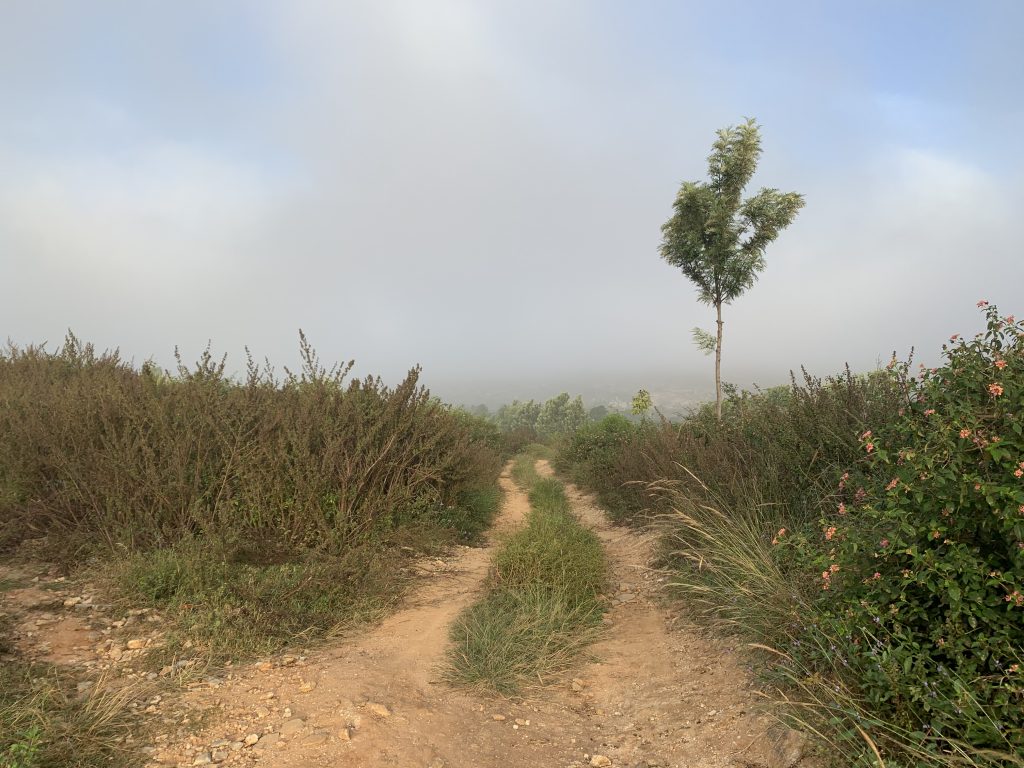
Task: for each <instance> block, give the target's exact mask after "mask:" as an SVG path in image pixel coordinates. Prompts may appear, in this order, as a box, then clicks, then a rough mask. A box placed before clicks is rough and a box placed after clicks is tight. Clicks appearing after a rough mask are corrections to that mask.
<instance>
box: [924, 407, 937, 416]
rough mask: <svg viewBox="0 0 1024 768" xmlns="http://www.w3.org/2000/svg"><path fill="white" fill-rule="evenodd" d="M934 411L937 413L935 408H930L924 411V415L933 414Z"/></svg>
mask: <svg viewBox="0 0 1024 768" xmlns="http://www.w3.org/2000/svg"><path fill="white" fill-rule="evenodd" d="M933 413H935V409H934V408H929V409H928V410H926V411H925V412H924V415H925V416H931V415H932V414H933Z"/></svg>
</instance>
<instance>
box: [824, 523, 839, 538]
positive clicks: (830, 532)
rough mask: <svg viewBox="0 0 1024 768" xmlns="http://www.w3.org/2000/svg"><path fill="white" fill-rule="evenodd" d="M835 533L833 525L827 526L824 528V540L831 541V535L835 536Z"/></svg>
mask: <svg viewBox="0 0 1024 768" xmlns="http://www.w3.org/2000/svg"><path fill="white" fill-rule="evenodd" d="M835 535H836V527H835V526H834V525H830V526H829V527H828V528H826V529H825V540H826V541H832V537H833V536H835Z"/></svg>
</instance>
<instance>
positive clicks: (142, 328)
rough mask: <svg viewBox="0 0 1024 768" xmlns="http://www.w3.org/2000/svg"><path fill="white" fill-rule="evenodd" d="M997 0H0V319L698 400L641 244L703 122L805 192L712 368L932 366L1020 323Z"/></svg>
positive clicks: (703, 362) (1013, 176) (193, 352)
mask: <svg viewBox="0 0 1024 768" xmlns="http://www.w3.org/2000/svg"><path fill="white" fill-rule="evenodd" d="M0 1H2V0H0ZM1022 26H1024V4H1021V3H1019V2H1014V1H1009V2H995V1H987V0H986V1H982V2H977V3H960V2H936V0H920V1H918V2H914V1H912V0H903V1H901V2H890V1H888V0H886V1H884V2H858V3H840V2H773V3H764V2H754V1H750V2H729V1H725V2H718V1H716V2H711V1H708V2H681V1H677V2H667V1H666V2H661V1H656V0H637V1H636V2H630V3H623V2H612V1H611V0H571V1H570V0H501V1H497V0H429V2H428V1H427V0H406V1H403V2H397V1H395V0H366V1H365V2H341V1H339V2H317V3H314V2H304V1H303V0H288V1H287V2H284V1H283V0H282V2H253V1H251V0H247V1H246V2H230V1H229V0H225V1H223V2H218V3H208V2H205V1H204V2H199V1H197V0H196V1H192V0H178V1H177V2H174V3H157V2H138V1H137V0H122V1H114V0H96V1H95V2H91V3H80V2H75V1H74V0H67V1H66V2H58V1H56V0H37V1H36V2H31V3H18V2H14V1H13V0H8V2H3V23H2V24H0V338H3V337H4V336H6V337H7V338H9V339H10V340H11V341H13V342H15V343H17V344H27V343H42V342H46V343H47V346H48V348H50V349H54V348H56V347H58V346H59V344H60V342H61V340H62V339H63V337H64V334H65V332H66V331H67V330H68V329H71V330H73V331H74V333H75V334H76V335H78V336H79V337H80V338H82V339H85V340H87V341H91V342H93V343H95V344H96V346H98V347H100V348H114V347H117V348H119V349H120V350H121V352H122V354H123V355H125V356H126V357H129V358H133V359H134V360H136V361H137V362H140V363H141V361H143V360H145V359H147V358H153V359H155V360H156V361H158V362H160V363H161V364H164V365H170V364H171V363H172V362H173V359H174V358H173V353H174V349H175V347H176V346H177V347H179V348H180V350H181V352H182V355H183V356H184V357H185V358H186V359H188V360H191V359H195V358H196V357H198V355H199V354H200V353H201V352H202V350H203V349H204V347H205V346H206V345H207V344H208V343H210V344H212V348H213V350H214V351H215V352H217V353H225V354H227V355H228V359H229V367H240V366H241V365H242V364H243V350H244V348H245V347H246V346H247V347H248V348H249V349H250V350H251V351H252V353H253V354H254V355H255V356H256V357H257V358H264V357H266V358H268V359H269V360H270V361H272V362H273V363H275V364H277V365H278V366H283V365H289V366H292V365H294V364H295V363H296V362H297V359H298V330H299V329H300V328H301V329H303V330H304V331H305V333H306V335H307V336H308V337H309V339H310V340H311V341H312V343H313V344H314V346H315V347H316V348H317V349H318V351H319V353H320V355H321V357H322V358H323V359H324V360H326V361H334V360H348V359H354V360H355V361H356V371H357V372H358V373H361V374H370V373H372V374H380V375H382V376H383V377H384V378H385V380H387V381H392V382H394V381H397V380H399V379H400V378H401V377H402V376H403V375H404V374H405V372H406V371H407V370H408V369H409V368H410V367H411V366H413V365H415V364H419V365H422V366H423V377H422V380H423V381H424V383H425V384H427V385H428V386H429V387H430V388H431V389H432V390H433V391H434V392H435V393H436V394H439V395H440V396H442V397H444V398H446V399H450V400H453V401H458V402H466V403H475V402H489V403H491V404H497V403H498V402H501V401H503V400H509V399H511V398H512V397H523V398H526V397H546V396H550V395H552V394H555V393H557V392H560V391H563V390H567V391H571V392H582V393H583V394H584V396H585V397H586V398H587V399H588V400H590V401H591V402H600V401H604V400H615V399H621V398H623V397H625V398H627V399H628V395H629V393H631V392H634V391H636V389H638V388H640V387H646V388H648V389H651V390H652V391H654V392H655V393H656V398H655V399H656V401H657V399H658V397H661V398H662V399H663V400H666V401H668V400H671V399H672V398H676V399H680V398H682V399H685V398H688V397H706V396H708V395H709V394H711V392H712V390H713V371H712V363H711V360H710V359H709V358H706V357H704V356H703V354H702V353H701V352H700V351H699V350H697V349H696V348H695V347H694V345H693V344H692V342H691V339H690V334H691V329H692V328H693V327H694V326H701V327H705V328H710V327H712V325H713V321H714V315H713V309H711V308H709V307H707V306H704V305H702V304H700V303H699V302H698V301H697V299H696V293H695V291H694V289H693V287H692V286H691V285H690V284H689V283H688V282H687V281H686V279H685V277H684V276H683V275H682V274H681V273H680V272H679V271H678V270H677V269H674V268H672V267H670V266H669V265H667V264H666V263H665V262H664V261H662V260H661V259H660V257H659V253H658V246H659V243H660V238H661V234H660V227H661V225H662V223H663V222H664V221H665V220H666V219H667V218H668V217H669V216H670V215H671V205H672V201H673V199H674V197H675V193H676V191H677V190H678V187H679V185H680V183H681V182H683V181H686V180H693V181H697V180H701V179H703V178H705V175H706V169H707V165H706V158H707V155H708V152H709V150H710V146H711V142H712V141H713V140H714V137H715V131H716V130H717V129H719V128H722V127H724V126H727V125H731V124H735V123H737V122H739V121H741V120H742V119H743V118H745V117H755V118H756V119H757V120H758V121H759V122H760V124H761V125H762V139H763V150H764V154H763V156H762V159H761V163H760V166H759V170H758V173H757V175H756V176H755V178H754V180H753V182H752V184H751V188H750V193H754V192H756V190H757V189H758V188H760V187H761V186H770V187H776V188H779V189H781V190H783V191H790V190H794V191H798V192H801V193H803V194H804V195H805V198H806V206H805V208H804V209H803V211H802V212H801V213H800V215H799V216H798V218H797V219H796V221H795V222H794V223H793V225H792V226H791V227H790V228H789V229H788V230H786V231H785V232H784V233H783V234H782V235H781V236H780V237H779V239H778V240H777V241H776V242H775V243H774V244H773V245H772V246H770V247H769V249H768V251H767V254H766V260H767V267H766V269H765V271H764V273H763V274H762V275H761V277H760V280H759V281H758V282H757V284H756V285H755V286H754V287H753V288H752V289H751V290H750V291H749V292H748V293H747V294H745V295H743V296H742V297H740V298H739V299H737V300H736V302H734V304H732V305H731V306H727V307H726V308H725V312H724V319H725V341H724V351H723V376H724V378H725V379H726V380H728V381H732V382H735V383H737V384H740V385H743V386H747V385H751V384H754V383H756V384H759V385H762V386H767V385H774V384H778V383H784V382H785V381H787V380H788V378H789V371H790V370H791V369H794V368H798V367H799V366H801V365H805V366H807V367H808V369H809V370H811V371H812V372H814V373H817V374H828V373H832V372H835V371H838V370H839V369H841V368H842V367H843V365H844V364H846V363H849V364H850V365H851V366H852V367H853V368H854V369H855V370H858V371H863V370H869V369H871V368H873V367H875V366H876V365H877V364H878V363H879V362H880V361H881V362H885V361H887V360H888V358H889V356H890V355H891V353H892V352H893V351H896V352H897V353H898V354H899V355H901V356H905V355H906V354H907V353H908V352H909V351H910V349H911V348H912V347H913V348H915V349H916V356H917V358H918V359H921V360H925V361H929V360H935V359H937V358H938V353H939V349H940V346H941V344H942V342H943V341H944V340H945V339H946V338H947V337H948V336H949V335H950V334H952V333H955V332H959V333H973V332H975V331H977V330H979V329H980V328H981V325H982V320H981V316H980V314H979V312H978V310H977V309H976V307H975V303H976V302H977V301H978V300H979V299H982V298H984V299H987V300H989V301H992V302H994V303H997V304H998V305H999V306H1000V308H1001V309H1004V310H1005V311H1006V312H1007V313H1012V312H1016V313H1017V314H1018V315H1020V314H1024V290H1022V289H1024V259H1022V258H1021V254H1020V252H1019V249H1018V247H1017V242H1016V240H1017V236H1018V231H1019V227H1020V225H1019V223H1018V221H1019V213H1015V212H1019V210H1020V209H1021V208H1022V203H1024V184H1022V182H1024V148H1022V143H1021V139H1020V126H1021V125H1022V124H1024V99H1022V98H1021V96H1022V89H1024V85H1022V83H1024V47H1022V46H1020V45H1019V30H1020V29H1021V28H1022Z"/></svg>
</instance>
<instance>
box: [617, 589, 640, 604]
mask: <svg viewBox="0 0 1024 768" xmlns="http://www.w3.org/2000/svg"><path fill="white" fill-rule="evenodd" d="M615 599H616V600H618V601H619V602H620V603H631V602H633V601H634V600H636V595H634V594H633V593H632V592H623V593H622V594H621V595H618V596H617V597H616V598H615Z"/></svg>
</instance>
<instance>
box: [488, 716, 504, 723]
mask: <svg viewBox="0 0 1024 768" xmlns="http://www.w3.org/2000/svg"><path fill="white" fill-rule="evenodd" d="M504 719H505V716H504V715H491V720H496V721H497V722H499V723H500V722H502V721H503V720H504Z"/></svg>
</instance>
